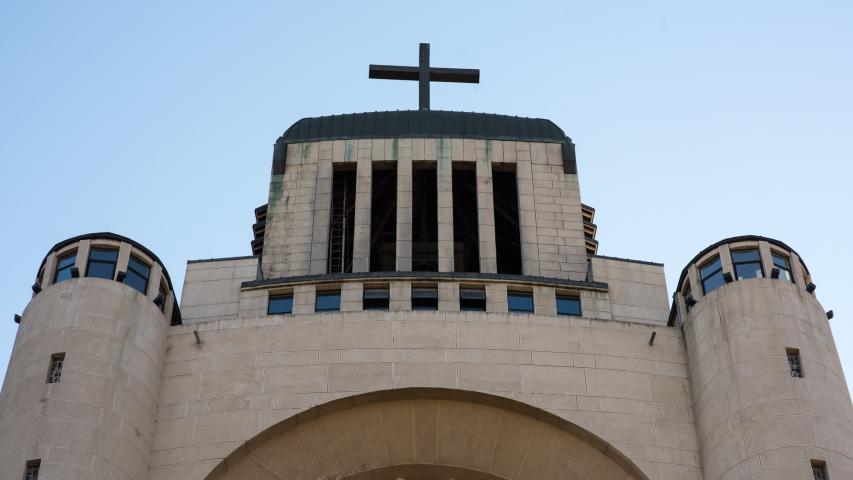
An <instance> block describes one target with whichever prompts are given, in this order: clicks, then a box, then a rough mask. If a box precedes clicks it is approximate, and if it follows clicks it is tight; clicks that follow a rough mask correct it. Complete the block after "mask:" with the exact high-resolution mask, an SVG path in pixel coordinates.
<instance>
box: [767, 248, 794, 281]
mask: <svg viewBox="0 0 853 480" xmlns="http://www.w3.org/2000/svg"><path fill="white" fill-rule="evenodd" d="M771 256H772V257H773V267H774V268H778V269H779V279H780V280H786V281H789V282H792V283H793V282H794V276H793V275H791V261H790V260H789V259H788V257H786V256H785V255H782V254H781V253H776V252H773V253H772V254H771Z"/></svg>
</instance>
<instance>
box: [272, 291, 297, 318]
mask: <svg viewBox="0 0 853 480" xmlns="http://www.w3.org/2000/svg"><path fill="white" fill-rule="evenodd" d="M290 313H293V294H292V293H282V294H277V295H270V299H269V302H268V303H267V315H286V314H290Z"/></svg>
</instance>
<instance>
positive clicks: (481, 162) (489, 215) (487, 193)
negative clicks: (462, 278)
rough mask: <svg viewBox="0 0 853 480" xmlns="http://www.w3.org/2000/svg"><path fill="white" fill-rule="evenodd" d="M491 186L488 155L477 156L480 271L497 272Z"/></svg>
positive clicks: (493, 200)
mask: <svg viewBox="0 0 853 480" xmlns="http://www.w3.org/2000/svg"><path fill="white" fill-rule="evenodd" d="M472 142H473V140H472ZM472 150H473V149H472ZM472 154H473V152H472ZM492 188H493V187H492V161H491V160H490V159H489V158H488V157H480V158H477V224H478V225H477V229H478V236H479V237H480V272H483V273H497V272H498V259H497V257H498V254H497V246H496V245H495V205H494V203H495V199H494V197H493V191H492Z"/></svg>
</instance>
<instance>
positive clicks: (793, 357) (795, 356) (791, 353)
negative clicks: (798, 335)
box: [785, 348, 803, 378]
mask: <svg viewBox="0 0 853 480" xmlns="http://www.w3.org/2000/svg"><path fill="white" fill-rule="evenodd" d="M785 353H786V354H787V355H788V367H790V369H791V376H792V377H795V378H803V360H802V358H800V350H799V349H796V348H786V349H785Z"/></svg>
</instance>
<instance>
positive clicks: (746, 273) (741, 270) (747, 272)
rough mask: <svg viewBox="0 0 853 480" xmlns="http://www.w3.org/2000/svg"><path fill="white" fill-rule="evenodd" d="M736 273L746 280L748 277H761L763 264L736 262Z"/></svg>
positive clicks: (739, 277)
mask: <svg viewBox="0 0 853 480" xmlns="http://www.w3.org/2000/svg"><path fill="white" fill-rule="evenodd" d="M735 274H736V275H737V279H738V280H745V279H747V278H760V277H761V264H760V263H752V262H751V263H736V264H735Z"/></svg>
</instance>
